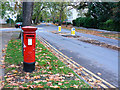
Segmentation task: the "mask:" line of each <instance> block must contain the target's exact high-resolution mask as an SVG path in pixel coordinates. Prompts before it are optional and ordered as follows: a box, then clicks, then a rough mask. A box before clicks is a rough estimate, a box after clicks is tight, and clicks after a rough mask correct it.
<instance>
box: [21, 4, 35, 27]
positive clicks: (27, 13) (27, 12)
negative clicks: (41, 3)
mask: <svg viewBox="0 0 120 90" xmlns="http://www.w3.org/2000/svg"><path fill="white" fill-rule="evenodd" d="M33 4H34V3H33V2H23V26H30V25H31V23H32V13H33Z"/></svg>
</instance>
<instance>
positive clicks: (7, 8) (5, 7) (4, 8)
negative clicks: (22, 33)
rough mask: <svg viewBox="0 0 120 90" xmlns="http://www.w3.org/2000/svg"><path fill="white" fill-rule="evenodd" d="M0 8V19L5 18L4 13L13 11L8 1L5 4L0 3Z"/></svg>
mask: <svg viewBox="0 0 120 90" xmlns="http://www.w3.org/2000/svg"><path fill="white" fill-rule="evenodd" d="M0 7H1V9H0V16H1V17H2V18H4V17H5V15H6V11H13V8H12V7H11V6H10V4H9V2H8V1H6V2H2V1H0Z"/></svg>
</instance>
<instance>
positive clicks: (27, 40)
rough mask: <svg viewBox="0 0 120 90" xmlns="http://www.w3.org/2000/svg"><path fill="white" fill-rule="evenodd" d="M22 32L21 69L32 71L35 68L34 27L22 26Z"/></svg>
mask: <svg viewBox="0 0 120 90" xmlns="http://www.w3.org/2000/svg"><path fill="white" fill-rule="evenodd" d="M22 30H23V31H24V32H23V42H24V44H23V53H24V62H23V70H24V71H25V72H32V71H34V70H35V42H36V32H35V31H36V30H37V28H36V27H32V26H25V27H22Z"/></svg>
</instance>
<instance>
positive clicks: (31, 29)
mask: <svg viewBox="0 0 120 90" xmlns="http://www.w3.org/2000/svg"><path fill="white" fill-rule="evenodd" d="M22 30H24V31H36V30H37V28H36V27H33V26H25V27H22Z"/></svg>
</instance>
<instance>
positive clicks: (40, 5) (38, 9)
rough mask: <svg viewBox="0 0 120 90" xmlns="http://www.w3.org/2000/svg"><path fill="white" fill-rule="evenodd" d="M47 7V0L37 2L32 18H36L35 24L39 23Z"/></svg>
mask: <svg viewBox="0 0 120 90" xmlns="http://www.w3.org/2000/svg"><path fill="white" fill-rule="evenodd" d="M45 8H47V6H46V2H44V3H43V2H35V3H34V9H33V16H32V19H33V20H34V22H35V24H37V23H38V22H39V20H40V18H41V11H42V10H44V9H45Z"/></svg>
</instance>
